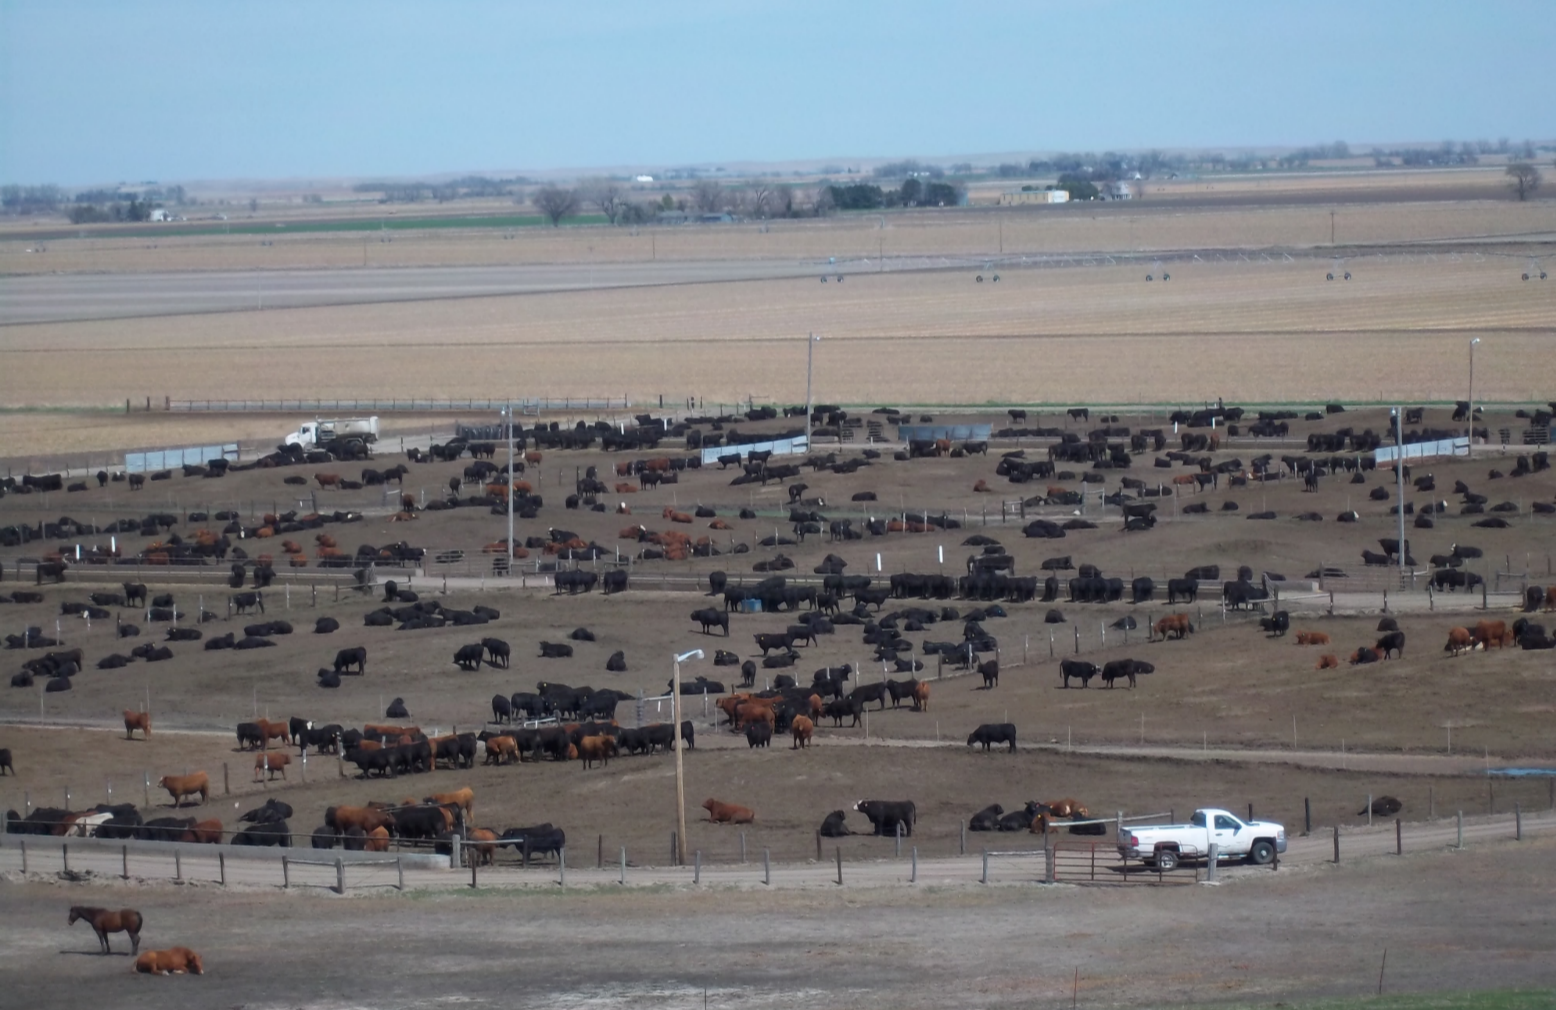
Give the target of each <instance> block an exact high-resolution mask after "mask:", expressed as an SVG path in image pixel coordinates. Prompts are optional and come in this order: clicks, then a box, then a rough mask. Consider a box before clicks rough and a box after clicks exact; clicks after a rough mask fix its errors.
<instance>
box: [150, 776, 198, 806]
mask: <svg viewBox="0 0 1556 1010" xmlns="http://www.w3.org/2000/svg"><path fill="white" fill-rule="evenodd" d="M157 785H159V786H161V787H162V788H163V789H166V790H167V791H168V794H169V795H171V796H172V797H173V806H175V807H181V806H183V805H184V797H185V796H195V795H198V796H199V797H200V802H201V803H204V802H205V801H206V800H207V799H209V798H210V796H211V777H210V776H209V775H207V774H205V772H195V773H194V774H193V775H164V776H162V777H161V778H160V779H158V780H157Z"/></svg>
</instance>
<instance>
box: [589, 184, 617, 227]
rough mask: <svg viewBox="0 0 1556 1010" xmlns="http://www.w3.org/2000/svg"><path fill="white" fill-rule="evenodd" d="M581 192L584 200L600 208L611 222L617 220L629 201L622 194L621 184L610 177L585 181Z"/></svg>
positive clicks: (613, 222)
mask: <svg viewBox="0 0 1556 1010" xmlns="http://www.w3.org/2000/svg"><path fill="white" fill-rule="evenodd" d="M580 193H581V195H582V197H583V199H584V200H586V201H588V202H589V203H592V204H594V205H595V206H596V207H598V208H600V213H601V214H604V215H605V220H607V221H609V222H610V223H611V224H615V223H616V222H617V220H618V219H619V218H620V217H621V212H622V211H623V210H624V209H625V208H626V203H627V201H626V197H625V196H623V195H622V189H621V186H619V185H618V184H617V183H615V182H614V181H612V180H610V179H591V180H590V181H588V182H586V183H584V185H583V186H582V188H581V189H580Z"/></svg>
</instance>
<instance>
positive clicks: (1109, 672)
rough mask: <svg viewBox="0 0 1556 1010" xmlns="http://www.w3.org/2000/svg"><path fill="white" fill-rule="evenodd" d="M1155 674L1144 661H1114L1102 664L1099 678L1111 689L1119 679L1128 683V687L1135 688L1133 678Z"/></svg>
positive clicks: (1151, 666)
mask: <svg viewBox="0 0 1556 1010" xmlns="http://www.w3.org/2000/svg"><path fill="white" fill-rule="evenodd" d="M1155 672H1156V667H1155V666H1153V665H1152V664H1150V663H1147V662H1145V661H1144V660H1140V659H1115V660H1113V661H1111V662H1109V663H1105V664H1103V667H1102V671H1101V673H1100V674H1099V676H1101V678H1102V682H1103V683H1104V684H1106V685H1107V686H1108V687H1112V686H1113V682H1114V681H1115V680H1118V679H1119V678H1120V677H1123V678H1126V679H1127V680H1128V681H1129V686H1130V687H1131V688H1132V687H1134V686H1135V678H1136V677H1137V676H1139V675H1141V674H1146V673H1155Z"/></svg>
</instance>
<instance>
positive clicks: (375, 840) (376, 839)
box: [362, 824, 389, 852]
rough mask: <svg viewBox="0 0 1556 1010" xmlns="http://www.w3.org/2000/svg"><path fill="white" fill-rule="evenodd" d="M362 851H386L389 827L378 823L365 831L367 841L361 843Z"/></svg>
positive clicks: (387, 848) (387, 849)
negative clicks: (370, 829)
mask: <svg viewBox="0 0 1556 1010" xmlns="http://www.w3.org/2000/svg"><path fill="white" fill-rule="evenodd" d="M362 851H363V852H388V851H389V829H388V828H386V827H384V826H383V825H382V824H380V825H379V826H378V827H376V828H374V829H373V830H372V831H369V832H368V833H367V841H366V842H364V843H363V844H362Z"/></svg>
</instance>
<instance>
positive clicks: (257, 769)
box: [254, 751, 292, 782]
mask: <svg viewBox="0 0 1556 1010" xmlns="http://www.w3.org/2000/svg"><path fill="white" fill-rule="evenodd" d="M291 763H292V757H291V755H289V754H288V753H287V752H286V751H276V752H275V753H274V754H272V753H270V752H269V751H260V752H259V753H258V754H255V755H254V781H255V782H258V781H259V780H260V778H261V776H262V775H263V773H264V772H269V773H270V778H271V780H272V781H274V780H275V777H276V772H280V773H281V777H282V778H283V779H284V778H286V766H287V765H289V764H291Z"/></svg>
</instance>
